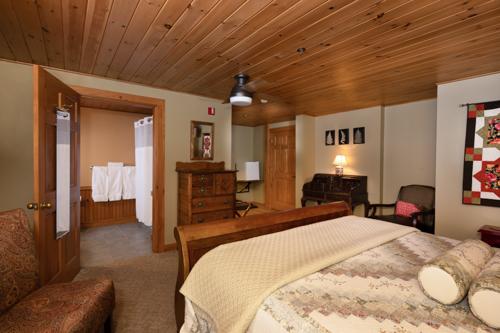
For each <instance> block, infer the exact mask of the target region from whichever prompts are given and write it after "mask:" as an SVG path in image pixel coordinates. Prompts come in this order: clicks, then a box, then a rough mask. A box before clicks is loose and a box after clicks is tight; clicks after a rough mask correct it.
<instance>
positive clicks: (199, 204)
mask: <svg viewBox="0 0 500 333" xmlns="http://www.w3.org/2000/svg"><path fill="white" fill-rule="evenodd" d="M197 206H198V207H203V206H205V203H204V202H203V201H200V202H198V204H197Z"/></svg>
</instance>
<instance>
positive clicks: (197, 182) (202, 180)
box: [193, 174, 214, 187]
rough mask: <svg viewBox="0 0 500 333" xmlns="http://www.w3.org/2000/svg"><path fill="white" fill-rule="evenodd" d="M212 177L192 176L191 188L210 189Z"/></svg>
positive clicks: (204, 175)
mask: <svg viewBox="0 0 500 333" xmlns="http://www.w3.org/2000/svg"><path fill="white" fill-rule="evenodd" d="M213 184H214V176H213V175H210V174H196V175H193V187H212V186H213Z"/></svg>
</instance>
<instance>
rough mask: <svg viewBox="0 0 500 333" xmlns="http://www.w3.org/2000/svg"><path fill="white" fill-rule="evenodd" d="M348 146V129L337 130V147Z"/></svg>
mask: <svg viewBox="0 0 500 333" xmlns="http://www.w3.org/2000/svg"><path fill="white" fill-rule="evenodd" d="M348 144H349V129H348V128H344V129H340V130H339V145H348Z"/></svg>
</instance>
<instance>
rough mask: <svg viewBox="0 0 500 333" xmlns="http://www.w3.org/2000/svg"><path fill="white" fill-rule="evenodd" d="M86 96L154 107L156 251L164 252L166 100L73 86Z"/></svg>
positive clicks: (154, 248) (153, 245) (154, 228)
mask: <svg viewBox="0 0 500 333" xmlns="http://www.w3.org/2000/svg"><path fill="white" fill-rule="evenodd" d="M70 87H71V88H72V89H73V90H75V91H76V92H77V93H79V94H80V95H81V96H82V97H88V98H106V99H109V100H119V101H122V102H130V103H134V104H140V105H146V106H150V107H151V108H152V109H153V119H154V121H153V184H154V186H153V231H152V238H153V239H152V249H153V252H163V251H165V250H166V249H167V247H166V245H165V100H163V99H159V98H154V97H146V96H140V95H132V94H124V93H120V92H114V91H108V90H102V89H95V88H89V87H83V86H78V85H73V86H70Z"/></svg>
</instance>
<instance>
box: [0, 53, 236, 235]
mask: <svg viewBox="0 0 500 333" xmlns="http://www.w3.org/2000/svg"><path fill="white" fill-rule="evenodd" d="M0 66H1V67H0V72H1V73H2V76H1V77H0V82H1V83H0V87H2V86H3V87H7V88H6V89H5V90H4V92H5V94H3V95H0V96H1V97H2V99H1V100H0V101H1V102H2V106H4V107H5V106H7V107H6V109H8V110H9V111H8V112H10V116H8V118H7V120H8V119H11V118H12V117H13V113H14V111H13V110H12V109H15V113H16V119H17V120H18V121H19V122H21V123H22V126H21V125H20V126H21V127H22V128H23V129H24V132H23V131H19V134H17V133H14V130H13V129H14V128H13V127H12V125H9V126H6V129H7V133H8V135H7V133H2V134H1V135H3V136H4V137H7V136H8V137H9V138H16V139H18V140H21V141H22V142H31V140H32V131H31V130H30V127H31V124H32V123H31V122H32V89H33V87H32V83H31V82H32V76H31V74H30V73H31V71H32V67H31V66H30V65H26V64H17V63H11V62H5V61H0ZM49 72H51V73H52V74H54V75H55V76H56V77H58V78H59V79H61V80H62V81H63V82H65V83H67V84H69V85H80V86H86V87H91V88H97V89H103V90H110V91H116V92H121V93H128V94H135V95H142V96H149V97H155V98H161V99H164V100H165V109H166V110H165V113H166V114H165V134H166V137H165V150H166V154H165V173H166V177H165V181H166V185H165V242H166V243H173V242H175V239H174V236H173V228H174V226H175V225H176V224H177V173H176V172H175V163H176V162H177V161H189V160H190V152H189V150H190V135H189V134H190V126H191V124H190V122H191V120H200V121H208V122H213V123H215V159H214V161H224V162H225V163H226V166H228V167H229V166H230V163H231V106H230V105H228V104H222V103H221V101H217V100H214V99H211V98H205V97H199V96H195V95H190V94H184V93H177V92H173V91H169V90H164V89H157V88H151V87H147V86H142V85H138V84H132V83H126V82H122V81H117V80H110V79H104V78H98V77H94V76H87V75H81V74H76V73H71V72H64V71H59V70H53V69H50V70H49ZM4 100H6V101H8V102H7V103H5V102H4ZM20 101H27V102H26V106H24V102H22V103H21V102H20ZM28 104H29V107H28ZM209 106H213V107H215V109H216V115H215V116H209V115H208V113H207V108H208V107H209ZM2 117H3V111H2ZM2 119H3V118H2ZM2 123H3V122H2ZM19 137H22V139H20V138H19ZM3 142H4V141H3V140H2V144H3ZM18 147H19V146H18ZM24 149H26V153H25V154H24V153H23V154H22V156H19V157H17V160H16V163H15V164H14V165H15V167H16V168H17V169H19V168H24V164H22V163H23V161H26V163H28V164H29V165H30V166H29V167H26V170H24V171H23V172H19V171H18V170H15V171H14V174H15V175H17V176H18V177H17V181H16V182H15V183H14V182H12V181H6V182H5V183H4V182H3V181H2V186H3V184H11V186H12V187H14V184H16V186H19V184H23V185H22V186H23V189H22V190H20V191H19V193H22V195H19V197H18V199H17V201H15V200H12V202H13V203H15V204H16V205H20V204H21V203H22V204H23V205H24V204H25V203H26V199H25V198H28V197H29V198H32V195H33V194H32V192H33V187H32V186H30V184H32V183H33V180H32V173H33V171H32V168H33V167H32V165H33V162H32V161H31V160H30V159H31V158H32V154H33V148H32V145H30V146H29V147H28V146H27V144H26V147H25V148H24ZM6 156H8V155H6ZM8 160H9V161H10V160H11V159H8ZM17 161H19V162H17ZM2 164H3V163H2ZM9 167H10V166H9ZM2 168H3V167H2ZM21 177H26V179H21ZM28 193H29V194H28Z"/></svg>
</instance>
